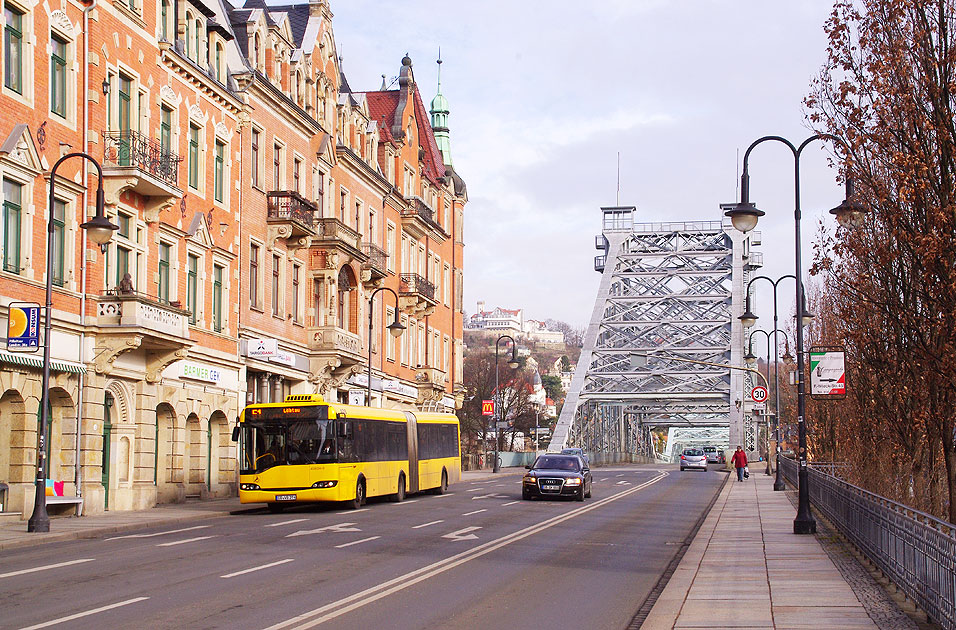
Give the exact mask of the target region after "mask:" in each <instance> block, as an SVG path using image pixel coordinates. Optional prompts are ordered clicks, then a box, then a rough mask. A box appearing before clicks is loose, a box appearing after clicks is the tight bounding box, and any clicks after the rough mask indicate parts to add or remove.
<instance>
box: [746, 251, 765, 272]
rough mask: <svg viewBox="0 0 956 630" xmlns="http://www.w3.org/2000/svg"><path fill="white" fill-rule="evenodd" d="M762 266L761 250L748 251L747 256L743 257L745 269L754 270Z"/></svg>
mask: <svg viewBox="0 0 956 630" xmlns="http://www.w3.org/2000/svg"><path fill="white" fill-rule="evenodd" d="M761 267H763V252H750V255H749V256H746V257H744V268H745V269H746V270H747V271H754V270H756V269H760V268H761Z"/></svg>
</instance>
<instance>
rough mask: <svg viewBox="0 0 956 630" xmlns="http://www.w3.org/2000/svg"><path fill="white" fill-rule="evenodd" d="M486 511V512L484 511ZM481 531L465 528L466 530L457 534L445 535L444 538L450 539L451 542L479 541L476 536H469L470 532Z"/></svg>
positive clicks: (475, 528) (460, 530)
mask: <svg viewBox="0 0 956 630" xmlns="http://www.w3.org/2000/svg"><path fill="white" fill-rule="evenodd" d="M482 511H484V510H482ZM479 529H481V528H480V527H474V526H472V527H465V528H464V529H459V530H458V531H457V532H452V533H450V534H445V535H444V536H442V538H448V539H450V540H477V539H478V537H477V536H475V535H474V534H469V533H468V532H474V531H477V530H479Z"/></svg>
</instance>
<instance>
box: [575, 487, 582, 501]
mask: <svg viewBox="0 0 956 630" xmlns="http://www.w3.org/2000/svg"><path fill="white" fill-rule="evenodd" d="M574 500H575V501H578V502H580V501H584V486H583V485H582V486H581V492H579V493H578V494H577V495H576V496H575V497H574Z"/></svg>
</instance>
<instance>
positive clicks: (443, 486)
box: [432, 468, 448, 494]
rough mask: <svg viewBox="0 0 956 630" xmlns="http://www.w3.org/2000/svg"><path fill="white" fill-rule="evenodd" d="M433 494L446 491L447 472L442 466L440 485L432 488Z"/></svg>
mask: <svg viewBox="0 0 956 630" xmlns="http://www.w3.org/2000/svg"><path fill="white" fill-rule="evenodd" d="M432 492H434V493H435V494H445V493H446V492H448V473H447V472H445V469H444V468H443V469H442V471H441V485H440V486H438V487H437V488H435V489H434V490H432Z"/></svg>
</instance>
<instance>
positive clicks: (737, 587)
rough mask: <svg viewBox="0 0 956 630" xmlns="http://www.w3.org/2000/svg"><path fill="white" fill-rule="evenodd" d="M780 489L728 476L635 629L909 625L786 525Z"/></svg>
mask: <svg viewBox="0 0 956 630" xmlns="http://www.w3.org/2000/svg"><path fill="white" fill-rule="evenodd" d="M788 494H789V493H788V492H774V490H773V477H772V476H766V475H763V474H760V473H758V474H753V473H751V475H750V478H749V479H748V480H746V481H744V482H743V483H740V482H738V481H736V478H735V475H731V478H730V480H728V482H727V483H726V484H725V485H724V487H723V489H722V490H721V492H720V495H719V496H718V498H717V502H716V503H715V504H714V506H713V508H712V509H711V511H710V514H709V515H708V516H707V518H706V519H705V520H704V523H703V524H702V525H701V528H700V530H699V531H698V532H697V535H696V536H695V538H694V540H693V542H692V543H691V545H690V546H689V547H688V548H687V552H686V553H685V554H684V557H683V558H682V559H681V561H680V564H679V565H678V566H677V568H676V569H675V571H674V574H673V576H672V577H671V579H670V581H669V582H668V583H667V586H666V587H665V588H664V590H663V592H661V595H660V597H659V598H658V600H657V602H656V604H655V605H654V607H653V608H652V609H651V611H650V613H649V614H648V616H647V618H646V619H645V620H644V623H643V625H642V626H640V627H641V629H642V630H665V629H666V630H672V629H673V630H676V629H682V628H725V629H740V630H742V629H744V628H746V629H747V630H764V629H768V630H769V629H774V630H780V629H783V628H814V629H821V630H822V629H830V628H832V629H834V630H836V629H839V630H856V629H867V630H877V629H879V630H885V629H887V628H900V629H901V630H902V629H905V628H912V629H915V628H917V625H916V623H915V622H913V621H912V620H911V619H910V618H909V617H907V616H906V615H905V614H904V613H903V612H902V611H901V610H900V609H899V608H898V607H897V606H896V605H895V604H894V603H893V602H892V600H890V599H889V596H888V595H887V594H886V593H885V591H883V590H882V589H881V588H880V587H878V586H875V585H873V584H871V585H867V584H862V585H860V584H858V585H857V588H856V590H855V589H854V588H851V586H850V584H849V580H850V578H848V577H846V575H845V574H844V573H842V572H841V571H840V569H839V568H838V567H837V565H836V564H834V560H833V559H832V557H831V555H830V554H828V553H827V550H826V549H824V546H823V545H822V544H821V542H820V538H819V534H818V535H817V536H807V535H799V536H798V535H796V534H794V533H793V519H794V517H795V516H796V508H795V507H794V506H793V504H792V503H791V501H790V499H789V497H788V496H787V495H788ZM849 560H850V562H851V563H855V561H854V560H852V558H849ZM857 568H858V569H859V571H862V568H861V567H859V565H857ZM867 588H869V589H870V592H869V593H866V594H864V595H863V596H862V599H863V601H866V602H867V605H866V606H865V605H864V603H863V602H862V601H861V596H860V592H861V591H863V592H865V591H866V589H867ZM873 591H879V592H876V593H874V592H873ZM870 599H874V600H877V603H875V604H874V603H873V602H871V601H868V600H870ZM887 602H888V607H887ZM888 608H889V609H888ZM874 619H875V620H876V621H874ZM877 622H879V623H877Z"/></svg>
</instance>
